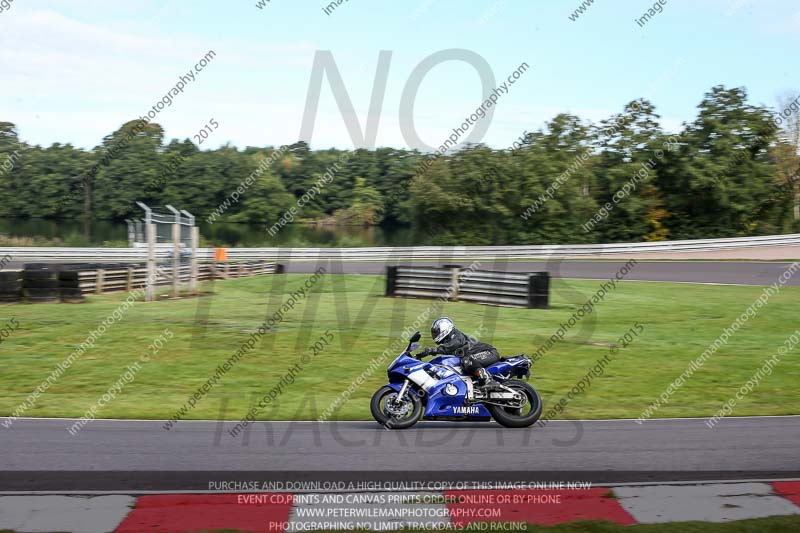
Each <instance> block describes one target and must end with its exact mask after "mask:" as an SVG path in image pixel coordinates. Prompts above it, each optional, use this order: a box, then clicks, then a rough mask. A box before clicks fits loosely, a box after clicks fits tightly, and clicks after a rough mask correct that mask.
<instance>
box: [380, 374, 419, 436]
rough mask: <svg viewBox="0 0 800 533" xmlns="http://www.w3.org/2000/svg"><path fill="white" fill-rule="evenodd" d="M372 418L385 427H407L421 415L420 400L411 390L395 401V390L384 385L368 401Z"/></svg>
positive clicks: (417, 420)
mask: <svg viewBox="0 0 800 533" xmlns="http://www.w3.org/2000/svg"><path fill="white" fill-rule="evenodd" d="M369 410H370V411H372V418H374V419H375V420H376V421H377V422H378V424H380V425H382V426H384V427H385V428H387V429H408V428H410V427H411V426H413V425H414V424H416V423H417V422H419V419H420V417H421V416H422V400H420V399H419V397H418V396H417V395H416V394H415V393H414V392H413V391H411V390H409V391H408V392H407V393H406V397H405V398H404V399H403V401H402V402H398V401H397V391H396V390H394V389H393V388H391V387H389V386H388V385H384V386H383V387H381V388H380V389H378V390H377V391H376V392H375V394H373V395H372V401H370V403H369Z"/></svg>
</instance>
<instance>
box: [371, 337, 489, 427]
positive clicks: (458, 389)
mask: <svg viewBox="0 0 800 533" xmlns="http://www.w3.org/2000/svg"><path fill="white" fill-rule="evenodd" d="M460 363H461V361H460V359H459V358H458V357H453V356H440V357H436V358H434V359H432V360H431V361H429V362H423V361H420V360H419V359H415V358H414V357H411V356H410V355H408V354H407V353H402V354H400V355H399V356H398V357H397V358H396V359H395V360H394V361H392V363H390V364H389V368H388V369H387V374H388V377H389V383H388V386H389V387H391V388H392V389H393V390H395V391H398V392H399V391H400V389H401V388H402V386H403V384H404V383H405V381H406V380H410V381H411V382H412V383H413V384H414V385H415V388H417V389H419V390H421V391H424V394H423V400H424V402H425V412H424V413H423V418H425V419H428V420H430V419H437V418H440V419H441V418H448V419H452V418H458V419H460V420H470V419H474V420H487V419H488V418H490V417H491V414H490V413H489V411H488V410H487V409H486V407H484V406H483V405H482V404H472V405H466V402H465V399H466V397H467V393H468V388H467V387H468V386H467V383H466V382H465V379H470V378H464V377H462V376H461V375H459V374H458V373H457V372H456V367H459V366H460Z"/></svg>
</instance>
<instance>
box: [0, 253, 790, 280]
mask: <svg viewBox="0 0 800 533" xmlns="http://www.w3.org/2000/svg"><path fill="white" fill-rule="evenodd" d="M26 262H27V261H11V262H9V263H8V264H7V265H6V266H5V268H6V269H14V268H23V267H24V265H25V263H26ZM443 263H444V264H451V263H454V264H461V265H462V266H467V265H469V264H470V261H463V260H451V261H440V262H436V261H429V262H419V263H418V264H420V265H432V266H439V265H441V264H443ZM625 263H627V260H606V261H576V260H565V259H552V260H550V261H505V260H503V261H494V260H481V261H480V268H482V269H484V270H501V271H507V272H539V271H545V270H546V271H548V272H549V273H550V275H551V276H552V277H554V278H572V279H608V278H611V277H613V276H614V274H615V273H616V272H617V271H618V270H619V269H620V267H622V265H624V264H625ZM387 264H408V262H403V261H401V262H399V263H387V262H385V261H347V262H339V263H336V264H334V265H331V264H330V263H329V262H327V261H323V262H316V261H291V262H289V263H288V264H287V269H286V271H287V272H289V273H292V274H310V273H312V272H314V271H315V270H316V269H317V268H318V267H319V266H322V265H325V266H326V267H330V268H329V272H331V273H344V274H385V273H386V266H387ZM791 264H792V263H785V262H768V261H764V262H760V261H639V262H638V263H637V264H636V267H635V268H633V269H631V271H630V272H629V273H628V274H627V275H626V276H625V279H626V280H638V281H671V282H683V283H725V284H732V285H772V284H773V283H775V282H776V281H777V279H778V276H780V275H781V274H782V273H783V272H784V271H785V270H786V269H787V268H789V265H791ZM786 285H790V286H791V285H795V286H796V285H800V276H795V277H793V278H792V279H789V281H788V282H787V283H786Z"/></svg>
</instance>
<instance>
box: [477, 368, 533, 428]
mask: <svg viewBox="0 0 800 533" xmlns="http://www.w3.org/2000/svg"><path fill="white" fill-rule="evenodd" d="M503 385H505V386H506V387H508V388H510V389H514V390H515V391H517V392H521V393H523V394H524V395H525V396H526V397H527V398H528V402H527V404H526V405H525V407H528V406H530V411H528V412H527V413H525V414H522V413H521V412H520V409H513V408H510V407H503V406H500V405H491V404H486V408H487V409H488V410H489V412H490V413H492V418H494V419H495V421H497V423H498V424H500V425H501V426H504V427H507V428H526V427H528V426H532V425H533V424H534V423H536V421H537V420H539V417H540V416H541V415H542V398H541V396H539V393H538V392H536V389H534V388H533V387H531V386H530V385H529V384H527V383H525V382H524V381H518V380H516V379H514V380H511V381H506V382H505V383H503ZM524 409H525V408H523V410H524Z"/></svg>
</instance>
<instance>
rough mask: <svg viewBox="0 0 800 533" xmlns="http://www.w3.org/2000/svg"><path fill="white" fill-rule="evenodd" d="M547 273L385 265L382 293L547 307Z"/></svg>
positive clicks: (548, 279) (548, 285) (513, 305)
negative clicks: (384, 285)
mask: <svg viewBox="0 0 800 533" xmlns="http://www.w3.org/2000/svg"><path fill="white" fill-rule="evenodd" d="M549 292H550V276H549V274H548V273H547V272H536V273H527V274H519V273H509V272H496V271H490V270H471V269H466V270H461V269H460V268H458V267H453V268H447V267H442V268H437V267H419V266H390V267H387V268H386V296H392V297H398V296H399V297H406V298H442V299H445V300H451V301H468V302H476V303H482V304H489V305H502V306H511V307H527V308H529V309H534V308H535V309H547V307H548V300H549Z"/></svg>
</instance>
